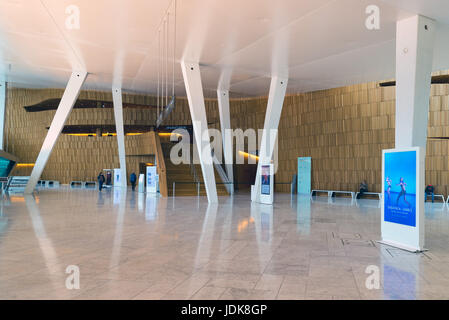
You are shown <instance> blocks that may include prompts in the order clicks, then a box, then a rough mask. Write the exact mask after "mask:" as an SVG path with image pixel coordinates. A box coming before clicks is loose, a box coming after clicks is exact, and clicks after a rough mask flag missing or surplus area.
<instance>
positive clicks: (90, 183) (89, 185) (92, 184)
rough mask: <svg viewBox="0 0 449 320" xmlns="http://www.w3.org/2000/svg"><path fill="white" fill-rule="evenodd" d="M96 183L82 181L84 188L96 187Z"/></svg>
mask: <svg viewBox="0 0 449 320" xmlns="http://www.w3.org/2000/svg"><path fill="white" fill-rule="evenodd" d="M96 187H97V183H96V182H95V181H86V182H84V188H96Z"/></svg>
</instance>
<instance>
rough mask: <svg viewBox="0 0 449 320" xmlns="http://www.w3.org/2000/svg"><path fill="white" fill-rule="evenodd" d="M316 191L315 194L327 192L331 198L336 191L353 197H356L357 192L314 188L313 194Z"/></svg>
mask: <svg viewBox="0 0 449 320" xmlns="http://www.w3.org/2000/svg"><path fill="white" fill-rule="evenodd" d="M314 193H315V195H316V194H317V193H327V196H328V197H329V198H331V197H332V196H333V195H334V193H340V194H349V195H351V198H352V199H354V197H355V192H352V191H341V190H312V192H311V194H310V195H311V196H313V194H314Z"/></svg>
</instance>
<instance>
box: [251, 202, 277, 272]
mask: <svg viewBox="0 0 449 320" xmlns="http://www.w3.org/2000/svg"><path fill="white" fill-rule="evenodd" d="M249 222H250V224H254V226H253V228H254V229H255V231H256V244H257V249H258V250H257V252H258V255H259V256H258V258H257V262H258V264H259V267H262V266H263V265H264V260H265V258H266V257H267V256H271V255H272V254H273V253H274V251H273V250H272V247H271V236H272V233H273V206H272V205H266V204H260V203H256V202H252V203H251V216H250V221H249ZM255 260H256V259H255Z"/></svg>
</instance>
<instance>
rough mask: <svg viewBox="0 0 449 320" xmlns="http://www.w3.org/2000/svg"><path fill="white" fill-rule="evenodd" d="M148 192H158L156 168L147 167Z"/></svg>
mask: <svg viewBox="0 0 449 320" xmlns="http://www.w3.org/2000/svg"><path fill="white" fill-rule="evenodd" d="M147 192H151V193H156V192H157V180H156V167H155V166H151V167H147Z"/></svg>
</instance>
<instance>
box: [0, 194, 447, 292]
mask: <svg viewBox="0 0 449 320" xmlns="http://www.w3.org/2000/svg"><path fill="white" fill-rule="evenodd" d="M379 239H380V208H379V201H377V200H357V201H351V200H350V199H339V198H337V199H331V200H330V201H328V199H327V198H320V197H318V198H313V199H310V198H309V197H305V198H304V197H296V196H293V197H291V196H290V195H288V194H278V195H276V197H275V204H274V206H272V207H271V206H266V205H252V204H251V202H250V196H249V194H240V195H235V196H234V197H222V198H220V203H219V204H218V205H208V203H207V200H206V198H205V197H185V198H181V197H180V198H175V199H174V198H159V197H155V196H153V195H147V194H139V193H137V192H131V191H129V190H128V191H127V192H126V191H125V192H123V191H121V190H120V189H118V190H104V191H103V192H101V193H99V192H98V191H96V190H76V189H72V190H71V189H68V188H64V187H62V188H61V189H58V190H43V191H41V192H39V193H38V194H36V195H35V197H25V198H24V197H23V196H19V195H17V196H13V195H11V196H9V197H4V198H3V200H2V201H1V213H0V299H448V298H449V246H448V244H449V210H448V209H447V208H446V206H445V205H444V204H442V203H435V204H432V203H426V247H428V248H429V249H430V250H429V251H428V252H426V253H423V254H411V253H408V252H405V251H401V250H399V249H395V248H392V247H387V246H382V245H379V244H378V243H377V242H376V240H379ZM74 268H75V269H76V268H79V275H80V277H79V279H80V287H79V289H76V288H73V286H74V284H75V281H74V276H75V275H76V272H75V271H73V270H75V269H74ZM367 271H368V273H367ZM377 271H379V273H378V274H379V277H377V278H376V277H375V276H376V275H377ZM377 280H378V281H377ZM376 284H379V287H378V289H376ZM75 287H76V286H75ZM68 288H73V289H68Z"/></svg>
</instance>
